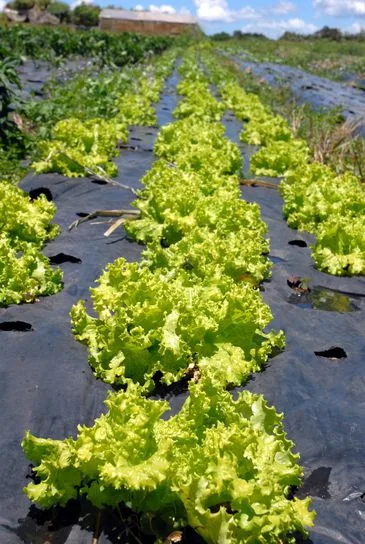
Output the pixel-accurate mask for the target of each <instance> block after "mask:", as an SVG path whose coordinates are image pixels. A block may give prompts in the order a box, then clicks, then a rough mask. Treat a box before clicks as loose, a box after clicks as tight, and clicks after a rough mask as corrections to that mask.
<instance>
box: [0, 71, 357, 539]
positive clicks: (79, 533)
mask: <svg viewBox="0 0 365 544" xmlns="http://www.w3.org/2000/svg"><path fill="white" fill-rule="evenodd" d="M175 85H176V78H175V77H173V78H170V80H169V82H168V87H167V90H166V92H165V93H164V95H163V97H162V100H161V102H160V104H159V105H158V108H157V109H158V115H159V122H160V124H161V125H162V124H164V123H166V122H169V121H170V120H171V112H172V110H173V108H174V106H175V103H176V96H175V95H174V92H173V87H174V86H175ZM224 123H225V125H226V127H227V133H228V136H229V137H230V138H232V139H233V140H235V141H238V132H239V129H240V125H239V123H238V122H237V121H236V120H235V119H234V118H232V116H228V115H227V116H226V117H225V119H224ZM157 130H158V129H156V128H154V129H150V128H147V129H145V128H133V129H132V130H131V132H130V140H129V144H130V145H131V146H137V148H138V149H137V150H131V149H123V150H122V152H121V157H120V159H118V163H119V165H120V175H119V178H118V179H119V180H120V181H122V182H123V183H127V184H129V185H132V186H133V187H135V188H136V187H139V179H140V178H141V177H142V175H143V174H144V173H145V171H146V170H148V169H149V168H150V167H151V165H152V162H153V160H154V157H153V154H152V153H151V151H150V150H151V149H152V145H153V141H154V138H155V135H156V133H157ZM241 148H242V150H243V154H244V156H245V158H246V161H245V162H246V166H247V162H248V161H247V157H248V155H249V154H250V150H249V148H248V147H245V148H244V147H243V146H242V145H241ZM251 152H252V149H251ZM22 187H23V188H24V189H25V190H28V191H30V190H32V189H39V188H40V187H43V188H46V189H48V190H49V191H51V193H52V197H53V199H54V200H55V202H56V204H57V215H56V221H57V222H58V223H59V224H60V225H61V227H62V234H61V235H60V236H59V237H58V238H57V239H56V240H55V241H53V242H51V243H50V244H48V246H47V248H46V253H47V255H51V256H53V257H54V256H57V255H58V257H57V258H56V259H55V260H56V261H62V260H65V262H63V263H62V264H61V265H60V266H61V267H62V269H63V270H64V283H65V285H64V290H63V291H62V292H61V293H59V294H58V295H56V296H53V297H48V298H43V299H41V300H40V301H39V302H38V303H36V304H33V305H21V306H17V307H15V306H12V307H9V308H5V309H0V322H1V323H2V324H3V326H2V327H1V325H0V338H1V339H2V343H1V346H2V350H1V355H0V368H1V377H2V380H1V387H2V394H1V401H2V407H1V412H0V426H1V429H2V433H1V439H0V440H1V442H0V451H1V462H0V467H1V470H2V474H1V478H0V503H1V523H0V542H1V543H2V542H4V543H9V544H19V543H20V542H26V543H29V544H30V543H32V544H38V543H39V544H40V543H42V544H46V543H48V542H51V543H52V544H61V543H62V544H64V543H67V544H76V543H77V544H84V543H85V544H86V543H87V544H90V542H91V540H92V533H93V531H94V529H95V526H96V517H95V511H94V510H93V509H92V508H91V507H90V506H89V505H88V504H85V503H83V502H81V503H79V502H76V501H75V502H73V503H71V504H69V505H68V507H67V508H65V509H59V508H58V509H54V510H51V511H49V512H41V511H39V510H38V509H36V508H35V507H34V506H30V503H29V501H28V499H27V498H26V497H25V496H24V495H23V494H22V491H21V490H22V487H23V486H25V485H26V484H27V482H28V481H29V480H28V479H27V475H29V473H30V468H29V463H28V462H27V460H26V459H25V458H24V455H23V453H22V450H21V448H20V441H21V440H22V438H23V435H24V432H25V431H26V430H27V429H30V430H31V431H32V432H33V433H34V434H36V435H40V436H47V437H48V436H49V437H53V438H60V439H61V438H64V437H66V436H69V435H73V436H75V430H76V426H77V424H79V423H84V424H92V422H93V421H94V419H95V418H96V417H97V416H98V415H99V414H100V413H101V411H102V410H103V400H104V398H105V396H106V392H107V390H108V387H107V386H106V385H105V384H103V383H102V382H100V381H98V380H95V378H94V377H93V375H92V373H91V371H90V369H89V366H88V364H87V350H86V348H85V347H84V346H82V345H81V344H79V343H78V342H76V341H75V340H74V339H73V337H72V334H71V328H70V320H69V316H68V313H69V310H70V308H71V306H72V304H74V303H75V302H76V301H77V300H79V299H80V298H84V299H87V300H88V299H89V293H88V289H89V287H90V286H91V285H92V284H93V282H94V280H95V279H96V278H97V277H98V276H99V275H100V273H101V271H102V269H103V268H104V267H105V265H106V264H107V263H108V262H110V261H113V260H114V259H115V258H117V257H119V256H123V257H125V258H126V259H127V260H138V259H139V257H140V253H141V249H142V248H141V246H138V245H137V244H135V243H133V242H131V241H129V240H128V239H127V238H126V237H125V235H124V233H123V230H122V229H119V230H117V231H115V232H114V234H113V235H112V236H111V237H110V238H105V237H104V235H103V233H104V232H105V230H106V228H108V225H109V224H105V219H100V220H95V221H93V222H92V223H91V224H86V225H81V226H80V227H79V228H78V229H76V230H73V231H71V232H68V231H67V226H68V225H69V224H70V223H71V222H72V221H74V219H75V218H76V214H77V213H79V212H90V211H93V210H95V209H100V208H116V207H127V206H128V205H129V204H130V203H131V201H132V200H133V195H132V193H128V192H125V191H121V190H120V189H118V188H115V187H112V186H109V185H103V186H101V185H98V184H95V183H92V182H91V181H90V180H89V179H85V180H82V179H76V180H68V179H65V178H63V177H61V176H57V175H42V176H35V177H31V176H30V177H28V178H27V179H25V180H24V182H23V183H22ZM243 194H244V198H245V199H246V200H249V201H257V202H259V204H260V205H261V209H262V215H263V219H264V220H265V222H266V223H267V224H268V227H269V236H270V238H271V253H270V258H271V259H272V261H273V263H274V264H273V276H272V279H271V280H270V281H267V282H265V283H264V285H263V287H264V289H265V291H264V292H263V296H264V298H265V300H266V302H267V303H268V304H269V305H270V307H271V309H272V312H273V314H274V321H273V323H272V325H271V326H273V327H274V328H283V329H284V330H285V333H286V337H287V348H286V350H285V351H284V352H283V353H282V354H280V355H278V356H277V357H275V358H274V359H273V360H271V361H270V364H269V365H268V366H267V368H266V369H265V371H264V372H262V373H261V374H256V375H254V376H253V377H252V380H251V381H250V382H249V383H248V385H247V388H248V389H250V390H251V391H254V392H257V393H263V394H264V395H265V397H266V399H267V400H268V401H269V403H270V404H273V405H275V407H276V408H277V410H279V411H283V412H284V413H285V427H286V429H287V431H288V435H289V437H290V438H291V439H292V440H294V441H295V443H296V449H297V451H299V452H300V454H301V463H302V464H303V466H304V470H305V475H306V478H305V481H304V485H303V487H302V488H301V490H299V491H298V492H297V494H298V496H301V497H303V496H306V495H308V494H309V495H311V496H312V497H313V504H314V507H315V509H316V510H317V513H318V515H317V520H316V526H315V528H314V529H313V530H312V531H311V535H310V540H308V543H307V544H310V543H312V544H337V543H341V544H361V543H363V542H364V541H365V539H364V536H363V535H364V528H365V504H364V497H365V495H363V494H364V493H365V475H364V465H365V461H364V453H363V446H364V434H365V425H364V423H365V411H364V408H365V369H364V361H365V357H364V355H365V338H364V330H365V326H364V309H365V297H364V295H365V280H364V278H335V277H333V276H329V275H326V274H323V273H320V272H318V271H316V270H315V269H314V267H313V262H312V260H311V257H310V250H309V247H308V246H309V244H310V243H311V242H312V240H313V238H312V237H311V236H309V235H304V234H299V233H297V232H296V231H293V230H291V229H289V228H288V227H287V225H286V223H285V221H284V220H283V219H282V212H281V208H282V200H281V197H280V196H279V194H278V192H277V191H275V190H273V189H265V188H259V187H256V188H244V190H243ZM305 244H307V246H305ZM65 255H66V256H69V257H65ZM298 277H300V278H304V279H305V281H304V283H302V284H301V285H304V286H306V284H307V283H308V280H310V282H309V284H310V286H311V288H312V290H311V291H310V292H309V293H301V294H300V293H298V291H297V290H295V289H293V287H294V288H295V286H296V285H297V283H298V280H297V278H298ZM288 280H289V284H290V285H291V286H292V287H290V286H289V285H288ZM330 289H332V291H331V290H330ZM318 308H320V309H318ZM330 310H336V311H330ZM345 310H346V312H345ZM347 310H351V311H347ZM14 322H18V324H16V323H14ZM19 322H23V323H25V324H28V327H26V326H25V325H19ZM29 326H30V327H29ZM19 327H20V328H23V330H21V331H19V330H9V329H11V328H14V329H19ZM27 328H28V330H24V329H27ZM332 348H336V349H334V350H333V349H332ZM341 350H343V351H341ZM338 357H339V358H338ZM185 397H186V393H181V394H177V395H173V394H171V395H169V400H170V403H171V404H172V407H173V410H174V411H176V410H177V409H178V408H179V406H180V405H181V403H182V402H183V400H184V398H185ZM121 516H122V518H123V520H122V519H121V517H120V516H119V514H117V513H115V512H111V511H107V512H106V513H105V514H104V515H103V520H102V524H101V534H100V536H99V543H100V544H104V543H110V542H130V543H134V542H138V541H137V540H136V539H135V538H134V536H133V535H136V536H137V537H138V538H139V541H140V542H143V543H148V542H153V538H152V537H148V536H147V535H141V534H140V532H139V527H138V519H136V517H135V516H134V515H133V514H132V513H131V512H128V511H123V512H121ZM184 541H185V542H190V543H194V542H198V541H199V539H198V538H197V536H196V535H195V534H193V533H192V532H191V531H190V532H189V530H187V532H186V533H185V539H184Z"/></svg>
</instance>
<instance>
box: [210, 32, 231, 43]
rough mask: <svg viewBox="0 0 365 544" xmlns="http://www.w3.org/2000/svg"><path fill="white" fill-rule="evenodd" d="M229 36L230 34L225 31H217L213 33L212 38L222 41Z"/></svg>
mask: <svg viewBox="0 0 365 544" xmlns="http://www.w3.org/2000/svg"><path fill="white" fill-rule="evenodd" d="M230 38H231V35H230V34H228V33H227V32H218V33H217V34H213V36H212V39H213V40H216V41H219V42H221V41H224V40H229V39H230Z"/></svg>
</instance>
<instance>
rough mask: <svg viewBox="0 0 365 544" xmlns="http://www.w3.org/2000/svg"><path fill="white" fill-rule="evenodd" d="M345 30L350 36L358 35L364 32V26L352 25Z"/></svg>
mask: <svg viewBox="0 0 365 544" xmlns="http://www.w3.org/2000/svg"><path fill="white" fill-rule="evenodd" d="M345 30H346V32H350V34H359V32H365V25H362V24H361V23H352V25H351V26H350V27H349V28H346V29H345Z"/></svg>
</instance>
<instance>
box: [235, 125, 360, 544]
mask: <svg viewBox="0 0 365 544" xmlns="http://www.w3.org/2000/svg"><path fill="white" fill-rule="evenodd" d="M227 119H228V116H226V126H227V128H228V134H229V137H230V138H232V139H233V140H235V141H236V142H238V133H239V130H240V124H239V123H238V122H237V121H235V120H232V118H230V120H229V121H228V120H227ZM240 147H241V149H242V150H243V153H244V156H245V164H246V171H247V167H248V166H249V156H250V154H251V153H252V151H254V148H249V147H248V146H243V145H242V144H240ZM270 181H273V182H274V183H278V180H272V179H271V180H270ZM242 194H243V197H244V198H245V200H247V201H249V202H251V201H252V202H258V203H259V204H260V207H261V213H262V218H263V220H264V221H265V223H266V224H267V225H268V229H269V237H270V240H271V250H270V258H271V260H272V262H273V274H272V278H271V280H270V281H266V282H264V284H263V287H264V289H265V291H264V292H263V297H264V300H265V301H266V302H267V303H268V304H269V306H270V308H271V310H272V313H273V315H274V320H273V321H272V323H271V327H273V328H275V329H279V328H281V329H283V330H284V331H285V335H286V343H287V344H286V349H285V351H284V352H283V353H281V354H280V355H278V356H277V357H275V358H274V359H272V360H271V361H270V363H269V365H268V366H267V368H266V369H265V371H264V372H262V373H260V374H255V375H254V376H253V377H252V380H251V381H250V382H249V384H248V385H247V389H249V390H250V391H252V392H255V393H263V394H264V396H265V398H266V399H267V400H268V402H269V403H270V404H272V405H274V406H275V407H276V409H277V410H278V411H279V412H284V422H285V428H286V430H287V432H288V436H289V438H290V439H291V440H293V441H294V442H295V444H296V451H298V452H300V457H301V464H302V465H303V467H304V471H305V476H306V478H305V480H304V485H303V487H302V488H301V490H299V491H298V493H297V495H298V497H301V498H302V497H304V496H307V495H311V496H312V497H313V505H314V508H315V509H316V511H317V519H316V524H315V528H314V529H313V530H312V531H311V535H310V537H311V540H310V542H312V543H313V544H335V543H336V544H337V543H341V544H362V543H363V542H365V456H364V445H365V410H364V409H365V317H364V310H365V278H364V277H361V278H360V277H352V278H346V277H342V278H340V277H334V276H330V275H328V274H325V273H322V272H319V271H318V270H316V269H315V268H314V266H313V261H312V259H311V256H310V247H309V246H310V244H311V243H313V241H314V237H313V236H311V235H308V234H303V233H298V232H297V231H295V230H292V229H290V228H289V227H288V226H287V224H286V222H285V221H284V220H283V219H282V204H283V202H282V198H281V196H280V195H279V193H278V191H276V190H274V189H269V188H262V187H255V188H254V187H252V188H251V187H244V188H243V190H242ZM305 244H307V247H305ZM303 246H304V247H303ZM298 277H300V278H302V279H303V280H305V281H304V282H303V285H304V286H306V284H307V283H308V284H309V287H310V288H311V291H310V292H309V293H302V294H300V293H298V292H297V291H296V290H295V289H293V288H291V287H289V285H288V280H289V283H290V284H291V285H292V286H295V282H293V279H294V278H298ZM293 284H294V285H293ZM331 348H342V350H344V352H345V353H343V352H342V351H341V350H338V349H336V350H331ZM323 352H324V353H323ZM316 353H317V355H316ZM337 357H339V358H337Z"/></svg>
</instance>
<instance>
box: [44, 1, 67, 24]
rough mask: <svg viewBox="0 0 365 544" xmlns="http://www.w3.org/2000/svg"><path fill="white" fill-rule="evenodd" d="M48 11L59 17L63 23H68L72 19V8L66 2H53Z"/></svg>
mask: <svg viewBox="0 0 365 544" xmlns="http://www.w3.org/2000/svg"><path fill="white" fill-rule="evenodd" d="M47 11H49V13H51V14H52V15H54V16H55V17H58V18H59V20H60V21H61V23H67V22H68V21H69V19H70V6H69V5H68V4H66V3H65V2H52V3H51V4H50V5H49V6H48V9H47Z"/></svg>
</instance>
